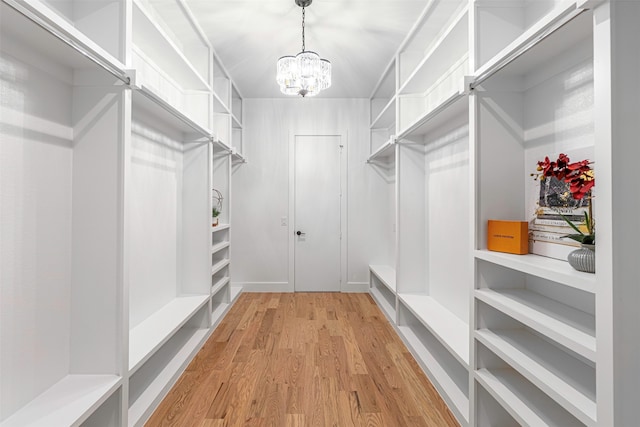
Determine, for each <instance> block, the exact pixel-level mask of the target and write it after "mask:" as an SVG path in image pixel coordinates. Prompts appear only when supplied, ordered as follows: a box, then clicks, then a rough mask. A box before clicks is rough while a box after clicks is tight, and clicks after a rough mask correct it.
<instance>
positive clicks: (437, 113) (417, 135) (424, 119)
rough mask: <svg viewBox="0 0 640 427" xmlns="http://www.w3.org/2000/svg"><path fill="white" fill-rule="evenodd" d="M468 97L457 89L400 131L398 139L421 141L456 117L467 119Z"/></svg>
mask: <svg viewBox="0 0 640 427" xmlns="http://www.w3.org/2000/svg"><path fill="white" fill-rule="evenodd" d="M468 114H469V99H468V97H467V96H466V94H465V93H464V92H461V91H457V92H454V93H453V94H451V95H450V96H449V97H448V98H446V99H445V100H444V101H443V102H442V103H440V105H438V106H437V107H435V108H434V109H432V110H431V111H429V112H427V113H426V114H424V115H423V116H421V117H419V118H418V119H416V120H415V121H414V122H413V123H412V124H410V125H409V126H407V128H406V129H404V130H401V131H400V135H398V141H403V140H411V142H418V141H422V139H423V137H424V136H425V135H427V134H429V133H430V132H433V131H434V130H435V129H438V128H439V127H440V126H442V125H443V124H445V123H448V122H450V121H451V120H452V119H454V118H456V117H462V116H463V115H464V118H466V119H467V120H468Z"/></svg>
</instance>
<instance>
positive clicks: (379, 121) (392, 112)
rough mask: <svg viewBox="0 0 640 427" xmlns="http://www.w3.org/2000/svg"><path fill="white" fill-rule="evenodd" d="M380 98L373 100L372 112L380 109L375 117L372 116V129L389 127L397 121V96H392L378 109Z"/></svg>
mask: <svg viewBox="0 0 640 427" xmlns="http://www.w3.org/2000/svg"><path fill="white" fill-rule="evenodd" d="M377 101H379V100H378V99H373V100H371V113H372V114H373V113H375V112H376V111H378V112H377V113H376V114H377V115H376V116H375V117H372V121H371V129H381V128H384V129H387V128H389V127H391V126H392V125H394V123H395V122H396V97H395V96H392V97H391V98H390V99H389V100H388V101H387V100H383V101H386V103H385V104H384V105H383V106H382V107H380V109H377V108H376V107H377V105H376V104H377Z"/></svg>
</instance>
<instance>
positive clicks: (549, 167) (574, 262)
mask: <svg viewBox="0 0 640 427" xmlns="http://www.w3.org/2000/svg"><path fill="white" fill-rule="evenodd" d="M592 164H593V163H592V162H591V161H589V160H582V161H579V162H573V163H572V162H571V161H570V160H569V157H568V156H567V155H566V154H560V155H559V156H558V159H557V160H556V161H555V162H552V161H551V160H549V157H545V159H544V160H543V161H539V162H538V168H537V171H538V172H537V173H535V174H532V175H533V176H534V177H535V179H540V180H541V181H544V180H545V179H547V178H550V177H553V178H555V179H557V180H559V181H563V182H565V183H567V184H568V185H569V193H571V197H572V198H573V199H575V200H583V199H584V200H587V201H588V205H587V211H586V212H584V221H583V223H582V224H580V226H576V224H575V223H574V222H573V221H571V220H570V219H569V218H567V217H566V216H565V215H563V214H562V213H560V212H559V214H560V216H561V217H562V219H564V220H565V222H566V223H567V224H568V225H569V226H570V227H571V228H572V229H573V230H574V231H575V232H576V233H575V234H568V235H567V236H566V237H568V238H570V239H572V240H575V241H577V242H580V244H581V246H582V248H581V249H578V250H575V251H573V252H571V253H570V254H569V256H568V257H567V261H569V264H571V266H572V267H573V268H575V269H576V270H578V271H584V272H588V273H595V244H596V231H595V222H594V221H593V213H592V212H593V208H592V197H593V196H592V194H591V189H592V188H593V187H594V186H595V184H596V179H595V174H594V171H593V169H592V167H591V165H592ZM567 197H568V194H567Z"/></svg>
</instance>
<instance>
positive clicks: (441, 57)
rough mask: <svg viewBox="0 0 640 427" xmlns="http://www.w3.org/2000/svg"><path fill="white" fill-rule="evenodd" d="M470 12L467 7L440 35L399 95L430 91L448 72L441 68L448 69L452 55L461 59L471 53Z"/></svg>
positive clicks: (406, 81)
mask: <svg viewBox="0 0 640 427" xmlns="http://www.w3.org/2000/svg"><path fill="white" fill-rule="evenodd" d="M468 10H469V7H468V6H465V7H464V8H463V9H462V10H461V11H460V12H459V13H458V14H457V15H456V16H455V18H454V19H453V21H452V22H451V24H450V25H449V27H448V28H447V29H446V30H445V31H444V33H443V34H442V35H440V37H439V38H438V40H437V41H436V42H435V43H434V45H433V47H432V48H431V49H430V50H429V51H428V52H427V53H426V54H425V55H424V58H423V59H422V60H421V61H420V62H419V64H418V65H417V66H416V67H415V69H414V70H413V71H412V72H411V74H410V75H409V77H407V79H406V80H405V81H404V82H403V83H402V84H401V86H400V89H399V90H398V93H400V94H409V93H422V92H424V91H426V90H428V89H429V88H430V87H431V83H432V82H434V81H435V80H436V79H437V78H438V76H441V75H443V74H444V72H445V71H446V69H441V68H440V67H447V60H446V59H449V58H450V57H451V56H452V55H455V58H459V56H460V55H462V54H464V53H465V52H468V51H469V43H468V39H469V31H468V20H469V19H468V15H469V13H468ZM445 58H446V59H445ZM450 64H451V62H450V61H449V65H450Z"/></svg>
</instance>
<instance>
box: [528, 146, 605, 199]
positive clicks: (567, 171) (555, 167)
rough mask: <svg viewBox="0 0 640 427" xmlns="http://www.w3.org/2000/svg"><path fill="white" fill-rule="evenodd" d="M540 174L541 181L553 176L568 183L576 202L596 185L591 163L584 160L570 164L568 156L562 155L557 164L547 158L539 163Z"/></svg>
mask: <svg viewBox="0 0 640 427" xmlns="http://www.w3.org/2000/svg"><path fill="white" fill-rule="evenodd" d="M538 172H541V173H540V175H539V176H540V179H541V180H543V179H545V178H546V177H549V176H552V177H554V178H556V179H558V180H559V181H564V182H566V183H568V184H569V186H570V187H569V191H571V195H572V196H573V198H574V199H576V200H580V199H582V198H584V196H586V195H587V194H588V193H589V191H591V188H592V187H593V186H594V185H595V184H596V178H595V176H594V173H593V169H591V162H590V161H589V160H582V161H580V162H575V163H570V160H569V157H567V155H566V154H560V156H558V160H556V161H555V162H552V161H550V160H549V157H545V158H544V161H542V162H538Z"/></svg>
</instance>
